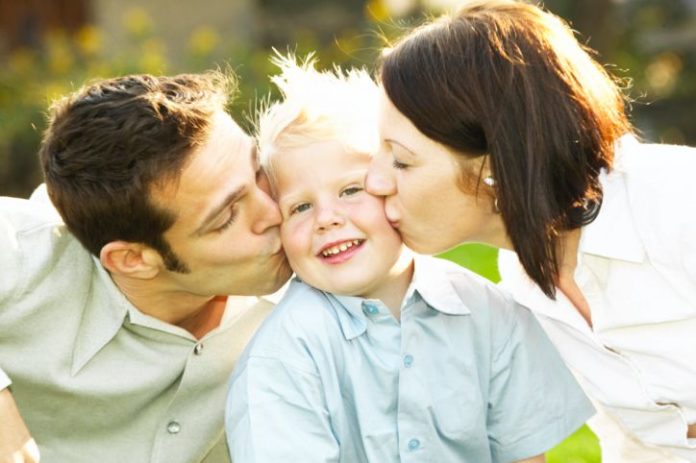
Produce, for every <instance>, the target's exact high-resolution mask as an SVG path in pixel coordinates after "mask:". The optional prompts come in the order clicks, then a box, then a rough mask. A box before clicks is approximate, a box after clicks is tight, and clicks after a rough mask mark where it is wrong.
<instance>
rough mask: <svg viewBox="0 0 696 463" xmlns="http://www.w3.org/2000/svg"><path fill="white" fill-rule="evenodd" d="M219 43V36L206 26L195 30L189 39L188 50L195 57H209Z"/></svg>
mask: <svg viewBox="0 0 696 463" xmlns="http://www.w3.org/2000/svg"><path fill="white" fill-rule="evenodd" d="M219 43H220V35H219V34H218V33H217V31H216V30H215V29H213V28H212V27H208V26H201V27H198V28H196V29H195V30H194V31H193V32H192V33H191V36H190V37H189V41H188V48H189V50H190V51H191V52H192V53H193V54H194V55H197V56H206V55H209V54H211V53H212V52H213V50H215V47H217V46H218V44H219Z"/></svg>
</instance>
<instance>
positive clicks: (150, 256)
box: [99, 241, 164, 279]
mask: <svg viewBox="0 0 696 463" xmlns="http://www.w3.org/2000/svg"><path fill="white" fill-rule="evenodd" d="M99 260H100V261H101V263H102V265H103V266H104V268H105V269H107V270H108V271H109V272H111V273H114V274H118V275H122V276H127V277H131V278H141V279H150V278H154V277H155V276H157V274H158V273H159V272H160V270H161V269H162V268H164V261H163V260H162V257H161V256H160V254H159V253H158V252H157V251H155V250H154V249H152V248H151V247H149V246H145V245H144V244H140V243H129V242H127V241H110V242H108V243H106V244H105V245H104V246H103V247H102V249H101V252H100V253H99Z"/></svg>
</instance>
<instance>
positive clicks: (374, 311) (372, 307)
mask: <svg viewBox="0 0 696 463" xmlns="http://www.w3.org/2000/svg"><path fill="white" fill-rule="evenodd" d="M365 312H367V313H368V314H370V315H375V314H377V313H379V309H378V308H377V306H376V305H374V304H372V303H366V304H365Z"/></svg>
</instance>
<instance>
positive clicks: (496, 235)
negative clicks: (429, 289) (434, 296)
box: [366, 89, 506, 254]
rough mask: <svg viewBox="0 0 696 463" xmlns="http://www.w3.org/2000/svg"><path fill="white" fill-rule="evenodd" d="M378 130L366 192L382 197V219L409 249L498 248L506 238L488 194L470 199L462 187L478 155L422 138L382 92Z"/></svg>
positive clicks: (471, 195)
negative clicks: (377, 147)
mask: <svg viewBox="0 0 696 463" xmlns="http://www.w3.org/2000/svg"><path fill="white" fill-rule="evenodd" d="M379 130H380V138H381V148H380V152H379V153H378V154H377V155H376V156H375V157H374V158H373V160H372V162H371V164H370V168H369V171H368V176H367V181H366V188H367V190H368V192H370V193H372V194H375V195H380V196H385V211H386V215H387V218H388V219H389V221H390V222H391V224H392V226H394V227H395V228H397V229H398V230H399V232H400V233H401V236H402V238H403V240H404V242H405V243H406V244H407V245H408V246H409V247H410V248H411V249H413V250H414V251H416V252H419V253H423V254H434V253H437V252H442V251H445V250H447V249H450V248H452V247H454V246H456V245H458V244H460V243H463V242H471V241H478V242H485V243H489V244H492V245H498V246H500V245H502V244H503V243H502V242H501V240H503V241H505V240H506V239H505V236H506V235H505V232H504V227H503V223H502V220H501V218H500V216H499V215H498V214H496V213H495V212H494V206H493V199H492V198H491V196H489V195H487V194H484V193H480V194H478V195H475V194H474V193H473V191H476V185H475V183H474V184H473V185H472V186H473V188H470V189H471V191H472V193H466V192H464V191H463V189H462V185H463V181H466V179H467V178H469V177H468V175H470V174H471V173H474V174H475V175H477V173H478V170H479V168H480V165H481V162H482V160H483V157H479V158H473V159H466V158H465V157H464V156H462V155H458V154H455V153H454V152H453V151H452V150H451V149H450V148H448V147H446V146H445V145H442V144H440V143H438V142H436V141H434V140H432V139H430V138H428V137H426V136H425V135H423V134H422V133H421V132H420V131H419V130H418V129H417V128H416V127H415V126H414V125H413V124H412V123H411V121H410V120H409V119H408V118H406V116H404V115H403V114H401V113H400V112H399V110H398V109H396V107H395V106H394V104H393V103H392V102H391V101H390V100H389V97H388V96H387V95H386V93H385V92H384V90H383V89H382V91H381V96H380V114H379ZM483 176H485V173H484V175H483ZM479 188H480V189H481V191H485V189H486V188H487V187H486V186H484V185H480V186H479Z"/></svg>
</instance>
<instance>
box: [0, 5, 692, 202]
mask: <svg viewBox="0 0 696 463" xmlns="http://www.w3.org/2000/svg"><path fill="white" fill-rule="evenodd" d="M460 1H461V0H460ZM455 3H457V2H456V1H453V0H197V1H196V2H193V1H176V0H19V1H17V0H0V57H1V59H2V66H0V195H14V196H26V195H28V194H29V193H30V192H31V190H32V189H33V188H34V187H35V186H36V185H37V184H38V183H39V182H40V174H39V171H38V168H37V161H36V151H37V146H38V143H39V140H40V136H41V132H42V130H43V128H44V126H45V110H46V108H47V106H48V104H49V102H50V101H51V100H52V99H54V98H56V97H57V96H59V95H61V94H64V93H66V92H69V91H71V90H73V89H76V88H79V86H80V85H82V84H83V83H84V82H85V81H87V80H89V79H91V78H95V77H108V76H114V75H120V74H126V73H133V72H148V73H155V74H159V73H169V74H171V73H177V72H191V71H199V70H204V69H208V68H211V67H217V66H225V65H229V66H230V67H231V68H232V69H234V70H236V71H237V73H238V74H239V76H240V77H241V93H240V95H239V97H238V98H237V100H236V104H235V105H234V108H233V111H234V113H235V116H237V118H238V120H240V122H244V120H245V119H244V118H245V114H247V113H248V112H249V109H250V107H251V106H253V101H254V99H255V98H256V97H257V96H262V95H265V94H266V93H267V92H268V91H269V87H270V86H269V81H268V78H267V75H268V74H269V73H271V72H273V71H274V69H273V67H272V66H271V65H270V64H269V61H268V56H269V53H270V50H271V47H276V48H278V49H280V50H287V49H288V48H289V49H291V50H295V51H297V52H298V53H300V54H304V53H306V52H309V51H312V50H316V51H317V54H318V56H319V58H320V63H321V64H322V65H324V66H329V65H330V64H331V63H334V62H336V63H341V64H351V65H360V66H367V67H372V65H373V63H374V60H375V57H376V56H377V55H378V53H379V50H380V48H381V47H382V46H383V45H384V41H383V37H388V38H389V37H395V36H397V35H399V34H400V33H401V32H402V31H403V30H405V29H407V28H408V27H410V26H411V25H413V24H416V23H418V22H419V21H421V20H422V18H423V12H425V11H428V12H434V13H436V12H437V11H438V10H442V9H444V8H447V7H451V6H452V5H453V4H455ZM546 6H547V8H549V9H550V10H551V11H553V12H555V13H557V14H558V15H560V16H561V17H563V18H565V19H566V20H568V21H569V22H570V23H571V24H572V26H573V27H574V28H575V29H576V30H578V31H579V32H580V34H581V40H582V41H583V42H585V43H587V44H588V45H589V46H591V47H592V48H595V49H597V50H598V52H599V59H600V61H601V62H603V63H608V65H609V67H610V68H611V70H612V71H613V72H614V73H615V74H617V75H618V76H619V77H622V78H630V79H631V80H632V81H633V87H632V90H631V92H630V93H631V96H632V97H633V98H634V100H635V103H634V104H633V108H632V115H633V120H634V122H635V123H636V125H637V126H638V127H639V128H640V129H641V130H642V132H643V135H644V136H645V138H647V139H649V140H653V141H665V142H673V143H686V144H692V145H694V144H696V117H695V116H696V114H695V113H696V110H695V109H694V108H696V63H695V61H696V0H660V1H656V0H582V1H575V0H548V1H546Z"/></svg>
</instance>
